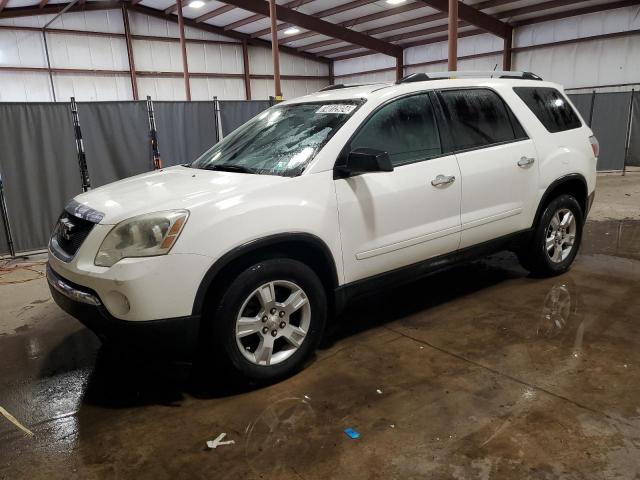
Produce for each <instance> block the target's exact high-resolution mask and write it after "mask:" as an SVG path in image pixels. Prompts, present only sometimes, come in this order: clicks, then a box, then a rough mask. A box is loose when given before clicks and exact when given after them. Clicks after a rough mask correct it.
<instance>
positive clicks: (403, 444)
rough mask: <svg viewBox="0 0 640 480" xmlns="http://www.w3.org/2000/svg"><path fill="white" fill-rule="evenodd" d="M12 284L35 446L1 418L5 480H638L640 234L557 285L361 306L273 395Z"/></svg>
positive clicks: (491, 273) (596, 228)
mask: <svg viewBox="0 0 640 480" xmlns="http://www.w3.org/2000/svg"><path fill="white" fill-rule="evenodd" d="M35 270H36V272H27V273H24V272H23V273H20V274H18V273H16V274H11V275H23V277H24V278H22V277H20V278H21V279H28V278H29V275H36V276H37V275H38V273H37V272H38V271H41V270H42V266H38V267H36V268H35ZM8 278H9V279H10V278H13V277H11V276H9V277H8V276H7V275H4V276H2V277H0V299H1V300H2V304H3V308H2V313H0V315H2V317H1V318H2V319H3V321H2V322H0V323H1V324H4V325H11V323H10V322H14V324H15V325H14V327H12V328H10V329H9V330H6V329H5V331H0V406H2V407H4V408H6V409H7V410H8V411H9V412H11V413H12V414H13V415H14V416H15V417H16V418H17V419H19V420H20V421H21V422H22V423H23V424H24V425H25V426H26V427H28V428H29V429H31V430H32V431H33V432H34V436H32V437H30V436H26V435H25V434H23V433H22V432H21V431H20V430H18V429H17V428H16V427H15V426H14V425H13V424H11V423H9V422H8V421H6V420H5V419H4V418H3V417H1V416H0V478H2V479H14V478H28V479H40V478H46V479H57V478H64V479H91V478H154V479H183V478H184V479H205V478H206V479H211V478H215V479H221V478H230V479H261V478H265V479H266V478H287V479H296V478H304V479H327V478H349V479H376V478H380V479H389V478H401V479H413V478H416V479H417V478H434V479H447V478H459V479H467V478H492V479H502V478H505V479H507V478H508V479H512V478H535V479H538V478H539V479H551V478H567V479H574V478H575V479H578V478H625V479H627V478H629V479H631V478H639V477H640V347H639V345H640V222H638V221H619V222H591V223H589V224H588V226H587V231H586V236H585V241H584V244H583V248H582V251H581V253H580V255H579V257H578V259H577V261H576V264H575V265H574V268H573V269H572V270H571V272H570V273H568V274H565V275H563V276H560V277H557V278H553V279H545V280H537V279H532V278H528V277H527V276H526V272H525V271H524V270H522V269H521V268H520V267H519V266H518V265H517V263H516V262H515V258H514V257H513V256H512V255H511V254H507V253H504V254H499V255H495V256H492V257H491V258H489V259H487V260H483V261H478V262H475V263H473V264H470V265H466V266H461V267H458V268H455V269H453V270H450V271H448V272H444V273H441V274H437V275H434V276H432V277H430V278H427V279H425V280H423V281H421V282H418V283H415V284H412V285H411V286H408V287H404V288H401V289H396V290H392V291H389V292H386V293H384V294H381V295H377V296H376V297H373V298H370V299H367V300H363V301H360V302H358V303H357V304H353V305H352V306H351V307H350V308H349V310H348V311H347V312H346V313H345V314H344V315H343V316H342V318H341V319H340V320H341V323H340V324H339V325H338V326H337V327H335V328H334V329H332V331H331V332H330V334H329V336H328V338H327V340H326V341H325V342H324V345H323V347H322V349H321V350H320V351H319V352H318V354H317V357H316V358H315V360H314V361H313V362H312V363H311V364H310V365H309V366H308V368H307V369H306V370H304V371H303V372H301V373H299V374H298V375H296V376H295V377H293V378H290V379H288V380H285V381H283V382H281V383H278V384H276V385H272V386H268V387H262V388H252V387H251V386H247V385H242V384H238V383H237V382H234V381H233V380H232V379H228V378H226V377H225V375H224V372H221V371H211V372H210V378H209V379H208V381H202V380H194V375H192V371H191V369H190V366H189V365H188V364H185V363H178V362H175V361H170V360H169V359H167V358H161V357H160V356H156V355H154V356H141V355H136V354H132V353H127V354H122V353H121V352H117V351H110V350H108V349H105V348H101V346H100V344H99V342H98V341H97V339H96V338H95V337H94V336H93V334H92V333H90V332H89V331H87V330H86V329H84V328H83V327H81V326H80V325H79V323H78V322H76V321H75V320H73V319H72V318H70V317H69V316H67V315H66V314H64V313H63V312H62V311H60V310H59V309H58V308H57V307H56V306H55V305H54V304H53V303H52V302H51V301H50V300H48V298H49V297H48V294H47V292H46V287H45V285H44V280H43V279H37V280H33V281H29V282H26V283H23V284H17V285H15V284H12V285H7V284H6V283H7V279H8ZM25 291H27V292H29V293H28V295H26V294H25V293H24V292H25ZM21 292H22V293H21ZM21 295H22V297H21ZM24 297H26V298H27V299H25V298H24ZM43 300H46V301H43ZM16 319H18V320H16ZM5 320H6V321H5ZM378 390H379V392H378ZM347 427H352V428H354V429H356V430H357V431H359V432H360V433H361V437H360V438H359V439H357V440H352V439H350V438H348V437H347V436H346V435H345V434H344V433H343V429H345V428H347ZM222 432H225V433H226V434H227V436H226V438H225V440H234V441H235V443H234V444H230V445H223V446H220V447H218V448H217V449H215V450H209V449H207V448H206V446H205V442H206V441H207V440H211V439H214V438H216V437H217V436H218V434H220V433H222Z"/></svg>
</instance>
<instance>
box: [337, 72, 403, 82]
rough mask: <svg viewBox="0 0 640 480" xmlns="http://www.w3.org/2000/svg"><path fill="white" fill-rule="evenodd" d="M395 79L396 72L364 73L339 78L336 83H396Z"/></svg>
mask: <svg viewBox="0 0 640 480" xmlns="http://www.w3.org/2000/svg"><path fill="white" fill-rule="evenodd" d="M409 73H412V72H409ZM395 79H396V71H395V70H389V71H386V72H375V73H364V74H361V75H358V74H354V75H348V76H346V77H339V78H336V83H388V82H394V81H395Z"/></svg>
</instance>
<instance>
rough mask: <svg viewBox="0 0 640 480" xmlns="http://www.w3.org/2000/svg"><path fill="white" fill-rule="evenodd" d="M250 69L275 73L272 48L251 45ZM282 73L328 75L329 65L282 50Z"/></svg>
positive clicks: (263, 73) (268, 73) (259, 72)
mask: <svg viewBox="0 0 640 480" xmlns="http://www.w3.org/2000/svg"><path fill="white" fill-rule="evenodd" d="M249 70H250V71H251V73H252V74H253V75H273V59H272V56H271V50H270V49H268V48H263V47H255V46H250V47H249ZM280 74H281V75H316V76H328V75H329V66H328V65H327V64H326V63H323V62H316V61H314V60H312V59H307V58H300V57H296V56H294V55H291V54H289V53H286V52H280Z"/></svg>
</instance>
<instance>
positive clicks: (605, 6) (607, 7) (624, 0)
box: [513, 0, 640, 27]
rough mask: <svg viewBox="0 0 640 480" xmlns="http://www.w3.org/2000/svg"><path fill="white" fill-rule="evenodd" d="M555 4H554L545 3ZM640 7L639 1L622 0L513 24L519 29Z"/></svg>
mask: <svg viewBox="0 0 640 480" xmlns="http://www.w3.org/2000/svg"><path fill="white" fill-rule="evenodd" d="M547 3H556V2H547ZM636 5H640V0H622V1H618V2H611V3H604V4H601V5H593V6H591V7H584V8H578V9H572V10H567V11H565V12H557V13H550V14H548V15H543V16H540V17H536V18H529V19H527V20H521V21H519V22H514V23H513V26H514V27H521V26H523V25H531V24H534V23H540V22H548V21H551V20H559V19H562V18H568V17H575V16H577V15H585V14H587V13H598V12H603V11H606V10H614V9H616V8H624V7H633V6H636Z"/></svg>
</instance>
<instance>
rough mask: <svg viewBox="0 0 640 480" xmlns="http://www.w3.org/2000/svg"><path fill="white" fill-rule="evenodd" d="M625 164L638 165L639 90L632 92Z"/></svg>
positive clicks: (639, 152) (639, 153)
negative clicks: (627, 150)
mask: <svg viewBox="0 0 640 480" xmlns="http://www.w3.org/2000/svg"><path fill="white" fill-rule="evenodd" d="M627 165H630V166H634V167H640V92H634V95H633V118H632V119H631V141H630V142H629V156H628V157H627Z"/></svg>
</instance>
